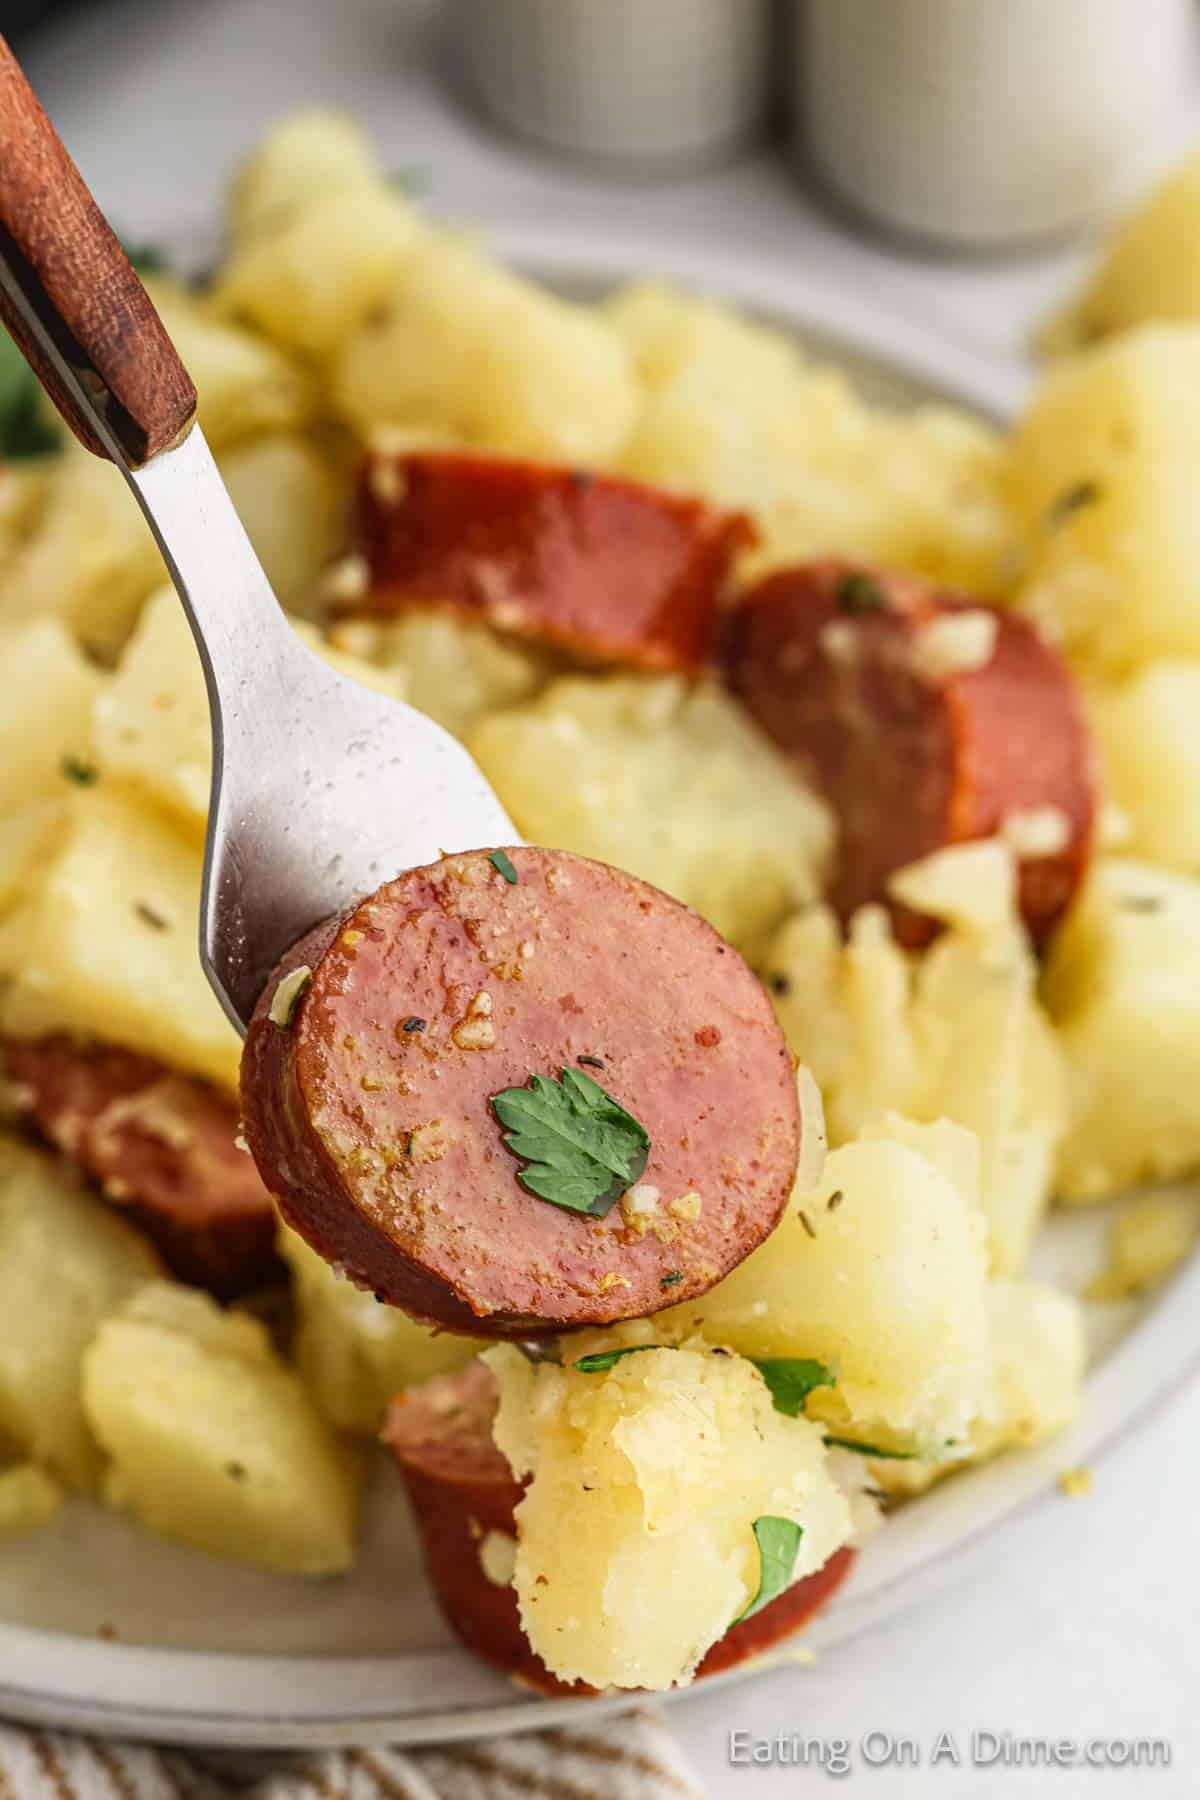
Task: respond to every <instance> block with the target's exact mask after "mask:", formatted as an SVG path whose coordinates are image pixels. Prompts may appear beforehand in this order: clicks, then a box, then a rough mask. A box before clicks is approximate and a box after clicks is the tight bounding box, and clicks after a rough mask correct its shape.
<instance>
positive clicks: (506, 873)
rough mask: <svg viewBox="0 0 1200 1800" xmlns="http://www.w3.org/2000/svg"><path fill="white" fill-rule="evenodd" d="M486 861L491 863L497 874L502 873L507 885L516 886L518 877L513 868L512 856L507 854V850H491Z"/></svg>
mask: <svg viewBox="0 0 1200 1800" xmlns="http://www.w3.org/2000/svg"><path fill="white" fill-rule="evenodd" d="M488 861H489V862H490V863H491V865H492V867H493V869H495V871H496V873H497V875H503V877H504V879H505V881H507V883H508V885H509V887H516V885H517V882H518V880H519V879H520V878H519V876H518V875H517V871H516V870H515V869H514V868H513V865H512V857H511V856H510V855H509V854H508V851H507V850H493V851H492V854H491V855H490V856H489V857H488Z"/></svg>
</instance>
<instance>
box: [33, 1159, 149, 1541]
mask: <svg viewBox="0 0 1200 1800" xmlns="http://www.w3.org/2000/svg"><path fill="white" fill-rule="evenodd" d="M160 1270H161V1265H160V1264H159V1261H158V1258H157V1257H156V1256H155V1254H154V1252H153V1251H152V1250H151V1248H150V1246H149V1244H148V1243H147V1242H146V1240H145V1239H144V1238H143V1237H142V1235H141V1233H140V1232H138V1231H135V1230H134V1228H133V1226H132V1225H129V1224H127V1223H126V1222H125V1220H124V1219H122V1218H119V1217H118V1216H117V1214H116V1213H115V1212H113V1211H112V1209H111V1208H109V1207H106V1206H105V1205H104V1204H103V1203H102V1202H101V1201H99V1200H97V1199H96V1198H95V1197H94V1196H93V1195H92V1194H91V1193H89V1192H88V1191H87V1190H86V1189H85V1188H84V1187H83V1186H82V1184H81V1183H80V1182H79V1181H77V1180H76V1179H75V1177H74V1176H73V1175H72V1174H71V1172H70V1170H69V1168H68V1166H67V1165H66V1164H65V1163H63V1162H59V1161H56V1160H55V1159H54V1158H53V1157H50V1156H46V1155H44V1154H43V1153H42V1152H41V1151H40V1150H33V1149H31V1148H29V1147H28V1146H27V1145H25V1144H23V1143H20V1142H18V1141H17V1139H15V1138H11V1137H7V1136H0V1437H3V1438H4V1439H5V1440H7V1441H8V1443H10V1444H11V1445H13V1446H14V1447H15V1448H16V1449H17V1450H18V1451H19V1452H20V1453H21V1454H22V1455H23V1456H28V1457H30V1458H32V1459H33V1460H34V1461H36V1462H38V1463H40V1464H44V1465H45V1466H46V1467H47V1468H48V1469H50V1470H52V1471H53V1473H54V1475H55V1476H57V1477H58V1479H59V1480H61V1481H64V1482H65V1483H66V1484H67V1486H68V1487H72V1488H83V1489H89V1488H92V1487H94V1485H95V1483H96V1480H97V1478H98V1475H99V1468H100V1464H99V1457H98V1455H97V1452H96V1447H95V1444H94V1443H93V1441H92V1437H91V1434H90V1433H89V1431H88V1427H87V1423H86V1420H85V1418H84V1414H83V1407H82V1404H81V1401H80V1397H79V1381H80V1359H81V1357H82V1355H83V1352H84V1349H85V1348H86V1346H87V1343H88V1341H89V1339H90V1338H91V1336H92V1334H93V1332H94V1331H95V1330H96V1327H97V1326H98V1325H99V1324H100V1322H101V1320H102V1319H104V1318H105V1317H106V1316H107V1315H108V1314H109V1313H110V1312H113V1311H114V1310H115V1309H116V1308H117V1307H118V1306H120V1305H121V1304H122V1302H123V1301H124V1300H126V1299H127V1298H128V1297H129V1295H130V1294H132V1293H133V1292H134V1290H135V1289H136V1288H138V1287H139V1286H140V1285H141V1284H142V1283H143V1282H146V1281H151V1280H153V1279H154V1278H155V1277H156V1276H157V1275H158V1274H159V1273H160ZM0 1506H2V1502H0Z"/></svg>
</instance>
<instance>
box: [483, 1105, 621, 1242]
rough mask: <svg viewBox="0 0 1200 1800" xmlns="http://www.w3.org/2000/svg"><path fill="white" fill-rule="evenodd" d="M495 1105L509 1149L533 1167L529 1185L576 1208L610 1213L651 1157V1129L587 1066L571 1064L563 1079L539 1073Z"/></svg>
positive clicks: (525, 1181)
mask: <svg viewBox="0 0 1200 1800" xmlns="http://www.w3.org/2000/svg"><path fill="white" fill-rule="evenodd" d="M491 1104H492V1110H493V1112H494V1113H495V1115H496V1117H497V1119H498V1120H499V1121H500V1124H501V1125H502V1126H503V1127H504V1144H505V1148H506V1149H508V1150H510V1151H511V1152H512V1154H513V1155H514V1156H515V1157H517V1158H518V1159H519V1160H520V1161H521V1162H522V1163H524V1165H525V1166H524V1167H523V1168H522V1169H520V1170H519V1171H518V1174H517V1180H518V1181H519V1182H520V1184H521V1186H522V1187H523V1188H525V1189H526V1191H527V1192H528V1193H531V1194H536V1195H537V1197H538V1198H539V1200H548V1201H549V1202H550V1203H551V1205H552V1206H561V1207H565V1208H566V1210H567V1211H568V1212H577V1213H586V1214H588V1215H589V1216H590V1217H592V1218H596V1219H603V1218H604V1217H606V1215H607V1214H608V1213H609V1212H610V1211H611V1210H612V1208H613V1206H614V1205H615V1204H616V1202H617V1201H618V1200H619V1199H620V1198H621V1195H622V1194H624V1193H627V1192H628V1190H629V1189H630V1188H631V1187H632V1186H633V1185H634V1183H635V1182H636V1181H637V1180H638V1179H639V1177H640V1176H641V1175H642V1174H643V1172H644V1170H645V1167H646V1163H647V1161H648V1160H649V1156H650V1138H649V1134H648V1133H647V1131H646V1129H645V1127H644V1126H643V1125H642V1124H641V1123H640V1122H639V1121H638V1120H637V1119H635V1118H634V1117H633V1115H632V1114H631V1113H627V1112H626V1111H625V1108H624V1107H623V1106H621V1105H619V1104H618V1102H617V1101H616V1100H614V1099H613V1097H612V1095H611V1094H609V1093H606V1092H605V1090H604V1089H603V1088H602V1087H601V1086H600V1084H599V1082H596V1081H593V1080H592V1079H591V1077H590V1076H589V1075H585V1074H584V1073H583V1072H582V1070H580V1069H563V1070H562V1074H561V1079H560V1080H558V1081H555V1080H554V1079H553V1077H552V1076H548V1075H531V1076H530V1078H529V1083H528V1086H526V1087H513V1088H503V1089H502V1090H501V1091H500V1093H498V1094H493V1095H492V1102H491Z"/></svg>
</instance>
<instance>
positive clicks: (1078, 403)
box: [1011, 325, 1200, 675]
mask: <svg viewBox="0 0 1200 1800" xmlns="http://www.w3.org/2000/svg"><path fill="white" fill-rule="evenodd" d="M1198 382H1200V325H1159V326H1147V327H1145V328H1144V329H1142V330H1140V331H1136V332H1131V333H1129V334H1128V335H1127V336H1124V337H1120V338H1115V339H1113V340H1112V342H1111V343H1107V344H1103V345H1101V346H1100V347H1099V348H1097V349H1095V350H1090V351H1087V352H1085V353H1083V354H1081V355H1079V356H1075V357H1071V358H1069V359H1068V360H1067V361H1065V362H1063V363H1061V364H1059V365H1057V366H1056V367H1055V368H1053V369H1052V370H1051V372H1050V373H1049V375H1048V376H1047V377H1046V378H1045V380H1044V381H1043V383H1042V385H1041V386H1040V387H1039V389H1038V391H1037V393H1036V394H1035V395H1034V399H1033V403H1032V405H1031V406H1030V408H1029V410H1028V412H1027V413H1026V415H1025V418H1024V419H1023V421H1022V422H1021V424H1020V425H1019V427H1018V429H1017V432H1016V435H1015V437H1014V440H1013V445H1012V463H1011V482H1012V494H1013V499H1014V504H1015V507H1016V511H1017V514H1018V522H1019V525H1020V527H1021V529H1022V531H1023V533H1024V535H1025V538H1026V542H1027V551H1028V557H1027V568H1026V574H1025V579H1024V583H1023V586H1022V588H1021V591H1020V602H1021V605H1022V606H1023V607H1025V608H1026V609H1027V610H1028V611H1029V612H1030V613H1031V614H1032V615H1033V616H1034V618H1035V619H1037V620H1038V621H1039V623H1040V624H1042V626H1043V627H1044V628H1045V629H1046V630H1047V631H1048V632H1050V633H1051V634H1053V635H1054V636H1056V637H1058V638H1060V639H1061V641H1062V642H1063V644H1064V646H1065V648H1066V650H1067V653H1068V654H1069V655H1070V656H1071V658H1072V659H1073V660H1074V661H1075V662H1076V664H1077V665H1078V666H1079V667H1080V668H1081V669H1083V670H1085V671H1087V672H1091V673H1097V674H1118V675H1119V674H1123V673H1124V672H1126V671H1128V670H1129V669H1132V668H1136V667H1137V666H1138V665H1139V664H1141V663H1144V662H1149V661H1151V660H1153V659H1154V658H1155V657H1160V656H1167V657H1170V656H1183V657H1187V656H1195V655H1197V654H1198V653H1200V584H1198V583H1197V580H1196V570H1197V568H1198V567H1200V513H1198V511H1197V508H1196V503H1195V492H1194V486H1195V481H1194V472H1195V470H1196V468H1197V466H1200V413H1198V412H1197V409H1196V408H1195V407H1194V406H1193V405H1192V394H1193V392H1194V391H1195V389H1196V385H1197V383H1198Z"/></svg>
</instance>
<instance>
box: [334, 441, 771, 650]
mask: <svg viewBox="0 0 1200 1800" xmlns="http://www.w3.org/2000/svg"><path fill="white" fill-rule="evenodd" d="M356 522H357V531H356V538H357V542H358V543H359V545H360V546H361V548H362V551H363V554H364V555H365V557H366V560H367V564H368V567H369V570H370V577H369V585H368V589H367V592H366V594H365V595H364V596H363V597H362V598H361V599H355V600H352V601H348V602H345V603H344V605H343V608H342V610H343V612H352V613H355V614H359V615H362V614H366V615H367V616H376V617H378V616H384V617H388V616H390V615H392V614H394V613H396V612H398V611H399V610H401V609H402V608H403V607H405V606H407V605H411V604H412V603H414V602H420V603H423V604H428V603H430V602H438V601H440V602H442V603H443V604H448V605H454V606H458V607H464V608H466V609H467V610H469V611H471V612H475V613H479V614H481V615H483V616H484V617H485V618H487V619H488V620H489V621H490V622H491V623H492V624H493V625H495V626H496V627H497V628H498V629H500V630H503V631H510V632H515V633H518V634H521V635H523V636H526V637H530V638H534V639H536V640H537V641H538V642H540V643H543V644H547V645H550V646H553V647H555V648H558V649H560V650H565V651H567V652H569V653H570V654H571V655H572V656H574V657H577V658H579V659H581V660H584V661H595V662H601V663H608V662H616V663H622V664H625V665H628V666H629V667H631V668H646V669H681V670H685V671H688V672H694V671H696V670H698V669H700V668H701V667H702V666H703V665H704V664H705V663H707V662H708V661H709V660H710V659H711V657H712V655H713V653H714V650H715V645H716V636H717V628H718V624H719V619H720V611H721V605H722V601H723V599H724V596H725V590H726V585H727V582H728V579H729V572H730V567H731V564H732V562H733V559H734V557H735V555H736V554H737V552H738V551H739V550H740V549H742V548H743V547H744V546H745V545H747V544H749V543H750V542H752V541H753V531H752V528H751V526H750V523H749V520H748V519H747V518H746V516H745V515H744V514H742V513H729V512H722V511H720V510H718V509H717V508H715V507H712V506H709V505H706V504H705V503H704V502H703V501H700V500H692V499H687V498H685V497H683V496H681V495H677V494H668V493H664V492H662V491H660V490H659V489H656V488H651V487H644V486H642V485H640V484H639V483H637V482H633V481H625V480H621V479H620V478H618V477H616V476H611V475H591V474H585V473H582V472H580V471H577V470H573V469H565V468H554V467H547V466H544V465H541V464H537V463H529V462H518V461H513V460H510V459H506V458H503V457H493V456H477V455H462V454H458V453H455V454H447V453H445V452H432V453H431V452H426V451H422V452H416V453H411V454H407V455H399V456H396V455H382V454H377V455H374V456H372V457H371V458H370V459H369V460H368V462H367V464H366V467H365V469H364V472H363V476H362V479H361V481H360V484H359V488H358V495H357V502H356Z"/></svg>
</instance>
